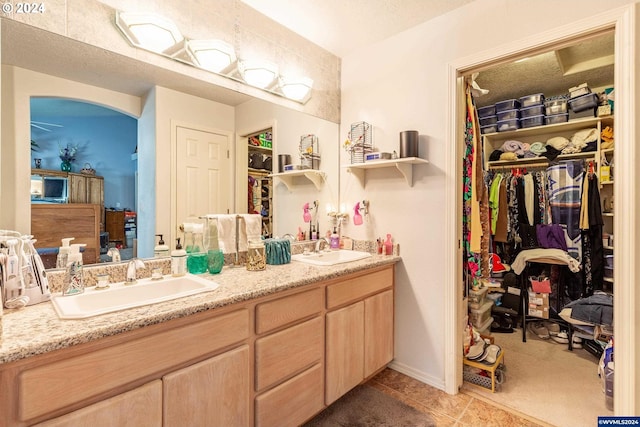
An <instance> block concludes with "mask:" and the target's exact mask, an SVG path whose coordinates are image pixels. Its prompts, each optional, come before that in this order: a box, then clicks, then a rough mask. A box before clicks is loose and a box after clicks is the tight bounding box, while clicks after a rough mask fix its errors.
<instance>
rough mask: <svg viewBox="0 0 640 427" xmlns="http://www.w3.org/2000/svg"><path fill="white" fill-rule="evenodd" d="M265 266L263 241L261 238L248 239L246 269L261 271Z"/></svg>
mask: <svg viewBox="0 0 640 427" xmlns="http://www.w3.org/2000/svg"><path fill="white" fill-rule="evenodd" d="M266 268H267V258H266V256H265V250H264V242H263V241H262V240H249V241H248V242H247V270H249V271H261V270H265V269H266Z"/></svg>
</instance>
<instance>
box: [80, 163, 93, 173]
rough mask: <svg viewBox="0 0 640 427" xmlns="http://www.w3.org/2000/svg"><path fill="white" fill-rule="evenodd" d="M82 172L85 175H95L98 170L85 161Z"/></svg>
mask: <svg viewBox="0 0 640 427" xmlns="http://www.w3.org/2000/svg"><path fill="white" fill-rule="evenodd" d="M80 173H81V174H84V175H95V174H96V170H95V169H94V168H92V167H91V164H90V163H85V164H84V166H83V168H82V169H80Z"/></svg>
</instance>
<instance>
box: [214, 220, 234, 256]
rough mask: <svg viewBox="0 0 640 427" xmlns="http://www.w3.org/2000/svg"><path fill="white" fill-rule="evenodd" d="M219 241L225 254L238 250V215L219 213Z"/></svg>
mask: <svg viewBox="0 0 640 427" xmlns="http://www.w3.org/2000/svg"><path fill="white" fill-rule="evenodd" d="M217 217H218V243H219V245H220V249H222V252H224V253H225V254H233V253H235V252H236V215H235V214H233V215H217Z"/></svg>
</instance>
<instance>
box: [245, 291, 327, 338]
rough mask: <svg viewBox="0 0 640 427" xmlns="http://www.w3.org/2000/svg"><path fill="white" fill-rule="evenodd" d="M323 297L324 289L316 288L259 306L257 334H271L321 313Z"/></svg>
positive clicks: (257, 308) (257, 310) (257, 311)
mask: <svg viewBox="0 0 640 427" xmlns="http://www.w3.org/2000/svg"><path fill="white" fill-rule="evenodd" d="M322 296H323V295H322V289H321V288H316V289H312V290H310V291H306V292H300V293H297V294H294V295H289V296H287V297H284V298H279V299H276V300H273V301H268V302H265V303H262V304H258V306H257V307H256V334H263V333H266V332H270V331H273V330H275V329H278V328H280V327H282V326H285V325H288V324H290V323H294V322H296V321H298V320H302V319H305V318H307V317H310V316H313V315H314V314H318V313H320V312H321V311H322V305H323V301H322Z"/></svg>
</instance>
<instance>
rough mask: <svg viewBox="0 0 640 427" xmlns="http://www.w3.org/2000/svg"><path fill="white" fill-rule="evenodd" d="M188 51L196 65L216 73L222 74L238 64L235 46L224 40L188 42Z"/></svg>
mask: <svg viewBox="0 0 640 427" xmlns="http://www.w3.org/2000/svg"><path fill="white" fill-rule="evenodd" d="M186 49H187V53H188V54H189V57H190V58H191V60H192V61H193V63H194V64H195V65H197V66H198V67H200V68H204V69H205V70H209V71H213V72H214V73H222V72H224V71H226V70H227V69H228V68H229V66H231V64H233V63H235V62H236V53H235V51H234V50H233V46H231V45H230V44H229V43H226V42H223V41H222V40H187V42H186Z"/></svg>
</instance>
